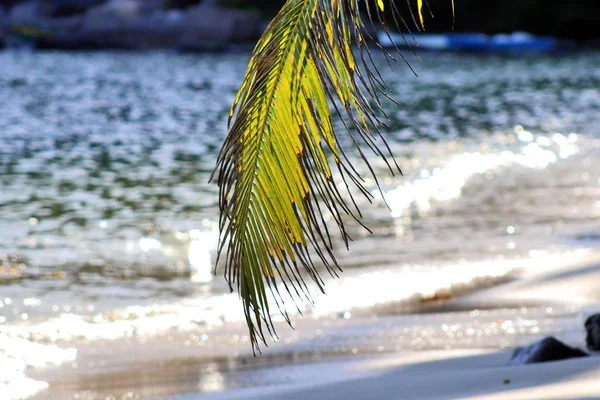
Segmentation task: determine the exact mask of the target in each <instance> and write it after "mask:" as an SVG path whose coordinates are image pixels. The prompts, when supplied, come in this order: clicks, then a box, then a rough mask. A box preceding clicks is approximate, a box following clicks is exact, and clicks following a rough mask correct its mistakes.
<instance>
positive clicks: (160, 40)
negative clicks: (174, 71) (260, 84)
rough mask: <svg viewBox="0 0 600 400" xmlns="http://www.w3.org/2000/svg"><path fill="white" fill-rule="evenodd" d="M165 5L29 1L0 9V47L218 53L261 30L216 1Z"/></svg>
mask: <svg viewBox="0 0 600 400" xmlns="http://www.w3.org/2000/svg"><path fill="white" fill-rule="evenodd" d="M169 4H170V2H169V1H167V0H143V1H142V0H109V1H102V0H84V1H74V0H61V1H43V0H38V1H35V0H33V1H25V2H21V3H17V4H15V5H14V6H13V7H12V8H11V9H10V10H9V11H6V10H4V9H3V8H2V7H1V5H0V42H4V43H5V45H8V46H22V45H28V46H31V47H36V48H58V49H131V50H143V49H178V50H192V51H218V50H225V49H228V48H230V47H231V46H232V45H233V46H235V45H239V44H244V43H252V42H255V41H256V39H257V38H258V37H259V36H260V34H261V32H262V31H263V29H264V26H265V25H264V22H263V19H262V17H261V14H260V13H259V12H258V11H248V10H236V9H230V8H225V7H222V6H220V5H219V4H218V1H217V0H204V1H202V2H201V3H200V4H195V5H190V6H188V7H181V8H179V7H169ZM171 4H172V3H171ZM0 47H1V45H0Z"/></svg>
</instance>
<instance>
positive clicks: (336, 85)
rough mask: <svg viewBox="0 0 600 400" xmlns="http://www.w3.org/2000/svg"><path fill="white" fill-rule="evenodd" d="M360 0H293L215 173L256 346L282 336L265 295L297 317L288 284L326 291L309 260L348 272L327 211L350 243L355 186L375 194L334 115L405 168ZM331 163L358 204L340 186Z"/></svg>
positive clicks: (245, 92)
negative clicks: (385, 128) (286, 300)
mask: <svg viewBox="0 0 600 400" xmlns="http://www.w3.org/2000/svg"><path fill="white" fill-rule="evenodd" d="M366 1H367V4H366V5H367V11H368V12H369V16H375V17H376V18H377V19H378V20H379V21H380V22H381V23H382V24H384V19H383V9H384V4H383V1H382V0H376V3H374V4H373V6H374V7H372V9H371V8H369V2H371V1H373V0H366ZM362 3H363V2H362V1H359V0H288V1H287V3H286V4H285V5H284V7H283V8H282V10H281V11H280V12H279V14H278V15H277V16H276V17H275V19H274V20H273V21H272V22H271V24H270V25H269V27H268V28H267V29H266V31H265V33H264V34H263V36H262V38H261V39H260V41H259V43H258V44H257V46H256V48H255V50H254V52H253V55H252V58H251V60H250V63H249V65H248V69H247V73H246V76H245V79H244V81H243V83H242V86H241V88H240V90H239V92H238V94H237V96H236V98H235V101H234V104H233V106H232V108H231V112H230V118H229V122H228V127H229V134H228V136H227V138H226V140H225V143H224V144H223V147H222V149H221V152H220V154H219V157H218V161H217V169H216V170H215V173H216V174H217V175H218V178H217V180H218V184H219V186H220V193H219V199H220V208H221V218H220V232H221V237H220V244H219V249H218V251H219V255H220V256H221V255H222V253H224V252H225V253H226V256H225V264H226V266H225V273H224V274H225V277H226V279H227V281H228V282H229V285H230V288H231V289H232V290H233V289H234V288H235V287H237V289H238V290H239V293H240V296H241V298H242V301H243V308H244V313H245V316H246V321H247V323H248V326H249V329H250V338H251V341H252V344H253V346H255V347H257V346H258V342H259V341H262V342H263V343H266V340H265V332H264V330H265V329H266V330H267V331H268V332H269V333H270V334H271V335H274V334H275V332H274V330H273V323H272V320H271V313H272V309H271V308H272V306H273V304H272V301H269V297H268V293H271V294H272V296H273V298H274V303H275V305H276V306H277V308H278V310H279V312H281V313H282V315H284V317H285V318H286V320H288V322H289V318H288V316H287V313H286V311H285V305H284V304H283V298H282V296H281V293H280V291H279V290H280V285H283V288H284V290H285V291H286V292H288V293H289V294H290V295H291V296H292V297H294V298H296V297H298V296H303V297H306V298H307V299H309V300H310V293H309V291H308V286H307V284H306V282H305V277H306V276H307V277H310V279H312V281H314V282H315V283H316V285H317V286H318V288H319V289H320V290H322V291H323V290H324V287H323V285H324V283H323V280H322V279H321V277H320V274H319V270H318V269H317V267H316V266H315V262H314V260H313V258H314V257H318V259H319V260H320V262H321V263H322V264H323V265H324V268H325V269H326V270H327V271H328V272H329V273H331V274H332V275H334V276H335V275H336V273H337V271H338V270H340V269H339V266H338V264H337V262H336V259H335V256H334V253H333V244H332V240H331V239H330V231H329V228H328V226H327V224H326V222H325V219H324V217H323V214H324V212H327V213H329V214H330V215H331V216H332V218H333V221H335V223H336V224H337V229H338V230H339V232H340V234H341V237H342V239H343V240H344V242H345V243H346V245H347V244H348V241H349V239H350V238H349V236H348V234H347V233H346V229H345V227H344V218H347V216H350V217H354V218H355V219H357V220H358V219H359V218H360V212H359V211H358V208H357V206H356V203H355V202H354V199H353V198H352V193H351V192H350V188H351V187H352V186H354V187H356V188H358V190H359V192H360V193H362V194H364V195H365V196H366V197H367V198H370V196H371V195H370V193H369V191H368V190H367V189H366V188H365V187H363V182H364V181H363V179H362V178H361V176H360V175H359V174H358V172H357V171H356V169H355V168H354V167H353V166H352V164H351V162H350V161H349V159H348V157H346V155H345V153H344V149H343V148H342V147H341V146H340V142H339V135H340V134H341V133H340V132H338V131H335V130H334V124H333V119H334V116H335V117H336V118H338V117H339V118H341V119H342V121H344V124H345V126H346V128H347V129H346V134H347V135H348V136H349V137H350V138H351V140H352V141H353V143H354V144H355V146H356V149H357V151H358V152H359V154H360V155H361V157H362V159H363V161H364V162H365V163H366V165H367V166H369V163H368V158H367V156H366V155H365V150H366V149H367V148H368V149H370V150H371V151H372V152H374V153H375V154H377V155H378V156H380V157H382V158H383V159H384V160H385V161H386V163H387V165H388V167H389V168H390V170H397V171H399V168H398V167H397V165H396V164H395V162H394V161H393V157H391V154H389V149H388V148H387V146H386V145H385V142H384V141H382V139H379V135H378V132H379V131H378V127H379V126H380V125H381V122H380V121H379V120H378V118H377V115H378V114H379V111H380V108H381V107H380V99H379V94H380V93H384V92H385V85H384V82H383V81H382V80H381V77H380V75H379V73H378V72H377V70H376V68H375V66H374V64H373V61H372V59H371V57H370V54H369V53H368V49H367V47H366V46H367V45H366V42H367V40H366V39H365V37H363V33H362V32H363V28H364V27H363V23H362V21H361V19H360V16H359V5H360V4H362ZM419 10H420V9H419ZM402 22H404V21H402ZM384 26H385V25H384ZM386 29H387V28H386ZM353 47H354V48H356V49H357V51H356V52H354V51H353ZM378 140H381V142H380V143H381V144H384V146H380V145H379V144H380V143H378ZM382 147H383V148H384V149H385V152H384V151H383V150H381V148H382ZM334 169H336V170H337V171H338V173H339V175H340V176H341V178H342V180H343V183H342V182H340V184H343V186H345V187H346V188H348V194H349V198H350V201H347V200H345V199H346V197H345V195H343V194H342V193H341V192H340V190H339V188H338V186H339V184H338V183H336V182H334V179H333V176H334V171H333V170H334ZM369 169H370V171H371V173H373V169H371V167H370V166H369ZM373 178H374V179H375V181H377V179H376V177H375V175H374V174H373Z"/></svg>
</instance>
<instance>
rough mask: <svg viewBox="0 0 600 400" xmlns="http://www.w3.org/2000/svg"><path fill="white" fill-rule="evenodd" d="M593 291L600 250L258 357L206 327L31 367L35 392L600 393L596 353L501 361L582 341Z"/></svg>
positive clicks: (598, 286) (599, 277)
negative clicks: (523, 351) (191, 336)
mask: <svg viewBox="0 0 600 400" xmlns="http://www.w3.org/2000/svg"><path fill="white" fill-rule="evenodd" d="M598 293H600V253H598V252H597V251H587V252H586V256H585V257H584V259H583V260H582V261H579V262H576V263H573V264H570V265H569V264H563V265H560V266H550V267H548V268H543V267H542V266H540V268H539V269H537V270H535V269H530V270H527V271H523V272H522V273H521V275H520V276H519V277H518V278H517V279H515V280H513V281H512V282H509V283H505V284H501V285H497V286H495V287H492V288H489V289H484V290H481V291H478V292H476V293H471V294H468V295H465V296H463V297H457V298H455V299H449V300H448V299H446V300H443V301H441V302H438V303H436V304H427V306H426V309H422V310H421V311H420V312H416V313H410V314H405V315H378V316H375V315H374V316H361V317H357V318H352V319H349V320H346V319H343V318H342V319H333V318H332V319H330V320H326V321H323V320H316V319H312V318H308V317H307V318H305V319H302V320H300V321H299V323H298V325H297V326H296V330H294V331H291V332H290V331H289V329H286V328H285V327H283V326H282V327H281V329H280V331H281V332H282V337H281V340H280V341H279V342H278V343H276V344H274V345H272V346H270V347H269V348H267V349H265V351H264V352H263V354H262V355H259V356H257V357H253V356H252V354H251V352H250V346H249V344H248V343H243V342H239V343H237V345H232V344H231V343H230V342H227V340H226V338H227V337H230V336H235V335H237V334H240V333H241V332H243V329H244V326H243V325H238V326H232V325H228V326H227V327H222V328H218V329H214V330H213V331H212V332H211V335H215V336H219V335H221V337H222V338H223V340H222V341H219V340H216V341H215V342H216V343H219V342H223V343H224V344H223V345H222V346H221V347H220V348H215V347H214V346H210V347H203V346H188V345H184V346H181V345H178V343H181V341H182V339H183V338H182V337H178V336H177V335H174V336H169V337H166V338H165V337H161V338H154V339H151V340H150V341H143V342H139V341H136V340H133V339H130V340H126V341H112V342H105V343H93V342H92V343H89V344H88V345H87V346H82V347H81V349H82V350H81V353H80V354H79V355H78V359H77V363H78V364H79V365H78V366H76V367H74V366H72V365H67V366H62V367H60V368H57V369H46V370H41V371H36V372H35V374H34V376H33V378H35V379H42V380H45V381H48V382H50V386H49V389H48V390H47V391H44V392H41V393H40V394H39V395H38V396H35V397H34V398H35V399H52V400H54V399H66V398H71V399H75V398H78V399H97V398H115V399H121V398H140V399H146V398H156V399H177V400H192V399H196V398H202V399H215V400H217V399H280V398H284V397H285V398H286V399H348V398H352V399H382V398H386V399H387V398H389V399H392V398H415V399H416V398H419V399H420V398H424V399H425V398H426V399H430V398H431V399H434V398H439V399H446V398H461V399H482V398H484V399H542V398H543V399H557V398H561V399H567V398H568V399H572V398H590V399H591V398H600V357H597V356H592V357H589V358H584V359H576V360H567V361H558V362H549V363H543V364H534V365H527V366H516V367H515V366H507V362H508V361H509V359H510V355H511V352H512V348H514V347H515V346H517V345H524V344H529V343H532V342H534V341H535V340H538V339H540V338H542V337H545V336H549V335H552V336H555V337H557V338H559V339H561V340H563V341H564V342H566V343H568V344H569V345H572V346H576V347H581V348H583V347H584V336H585V332H584V330H583V320H584V319H585V317H586V316H587V315H589V314H590V313H593V312H595V311H597V310H598V301H599V295H598ZM532 321H536V322H535V323H534V322H532ZM478 332H479V333H478ZM225 343H229V344H225ZM149 349H151V351H149ZM128 396H129V397H128Z"/></svg>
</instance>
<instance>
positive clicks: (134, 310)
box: [0, 52, 600, 370]
mask: <svg viewBox="0 0 600 400" xmlns="http://www.w3.org/2000/svg"><path fill="white" fill-rule="evenodd" d="M421 58H422V60H423V62H422V63H419V61H418V60H416V59H415V60H413V61H412V65H413V67H414V68H415V69H416V71H417V72H418V77H415V76H414V75H413V74H412V72H411V71H410V70H409V69H408V68H406V67H405V66H403V65H401V64H398V65H396V66H395V70H394V71H389V70H388V69H387V66H386V64H385V62H384V61H383V60H379V61H381V68H380V69H381V71H382V73H383V74H384V77H385V79H386V81H387V82H388V84H389V86H390V88H391V91H392V94H393V97H394V98H395V99H397V100H398V101H399V102H400V103H401V105H400V106H399V107H398V106H396V105H394V104H393V103H391V102H388V103H385V104H384V109H385V112H386V114H387V116H388V117H389V122H388V125H389V127H387V128H384V129H382V132H383V134H384V135H385V137H386V139H387V141H388V143H389V144H390V147H391V148H392V151H393V153H394V154H395V155H396V158H397V160H398V163H399V165H400V166H401V168H402V170H403V173H404V176H402V177H400V176H392V175H391V174H389V172H387V171H386V169H385V165H384V164H383V163H382V162H381V161H379V160H377V159H373V160H372V163H373V165H374V166H375V169H376V170H377V171H378V173H379V174H380V178H381V184H382V191H383V195H384V196H385V199H386V201H387V205H386V203H385V202H384V201H383V196H382V194H381V193H380V192H379V191H378V190H377V188H376V185H375V182H374V181H373V180H372V179H370V178H368V177H366V186H367V187H368V188H369V190H371V191H372V193H373V196H374V199H375V200H374V201H373V204H372V205H371V204H369V203H368V201H367V200H366V199H362V198H358V201H359V205H360V206H361V210H362V211H363V212H364V215H365V223H366V224H367V226H369V228H371V230H372V231H373V234H369V233H368V232H366V231H365V230H363V229H362V228H360V227H359V226H355V225H353V224H352V222H351V221H349V222H348V223H349V230H350V233H351V236H352V237H353V238H354V241H353V242H352V243H351V245H350V251H349V252H346V250H345V248H344V246H343V245H342V244H341V243H338V245H337V246H336V247H337V248H338V252H337V253H338V255H339V261H340V265H341V266H342V267H343V269H344V273H343V274H342V277H341V279H339V280H327V282H326V284H327V286H326V288H327V290H328V294H329V296H328V297H321V296H316V297H315V302H316V304H315V307H314V308H313V307H310V306H309V305H308V304H300V308H301V309H302V310H304V311H305V312H308V313H312V314H314V315H315V316H328V315H336V314H337V313H341V314H340V315H344V313H346V312H350V311H352V310H354V309H357V310H360V309H369V308H371V307H374V306H379V305H385V304H389V303H393V302H396V301H400V300H406V299H410V298H412V297H414V296H424V297H428V296H436V295H437V294H439V293H440V291H442V292H443V291H452V290H455V289H456V288H461V287H464V286H465V285H466V286H468V285H472V286H477V285H479V284H488V283H489V282H488V281H489V280H492V281H493V280H502V279H504V278H506V277H507V276H509V275H511V274H513V273H514V272H515V271H518V270H519V269H520V268H523V267H526V266H528V265H532V264H535V263H537V262H538V261H539V260H548V259H556V257H561V256H564V255H565V254H567V255H570V254H572V253H571V252H572V251H575V250H576V249H577V248H583V247H589V246H596V245H597V242H598V240H597V238H598V237H599V236H598V234H597V232H598V231H599V229H598V220H599V219H600V128H599V127H600V90H599V88H600V69H599V68H598V65H600V54H597V53H579V54H570V55H568V56H564V57H546V56H531V57H529V56H528V57H519V58H517V57H515V58H500V57H494V56H486V57H478V56H472V55H450V54H445V55H440V54H433V53H425V54H421ZM247 60H248V54H230V55H179V54H172V53H134V54H131V53H103V52H97V53H60V52H40V53H32V52H0V109H1V110H2V111H1V112H0V358H1V357H2V355H6V354H9V355H8V356H6V357H8V359H11V360H13V361H14V362H16V363H20V364H19V365H21V366H24V365H32V364H35V360H34V361H32V360H31V359H23V358H22V357H21V358H19V356H18V355H15V352H13V353H10V352H9V351H8V350H7V349H9V348H10V347H11V346H13V347H14V343H15V340H20V341H21V342H19V343H21V344H22V345H23V346H24V347H23V349H25V348H27V349H29V350H27V351H25V352H26V353H28V354H29V353H35V351H34V350H32V349H33V347H27V346H37V345H39V344H43V345H44V346H46V347H44V349H45V352H46V353H44V352H43V351H41V350H40V351H38V355H39V358H40V360H39V363H40V364H43V365H45V364H52V363H60V362H64V361H65V360H67V361H68V360H72V359H74V357H75V354H74V353H72V352H71V353H64V352H63V353H60V354H59V353H57V352H56V351H55V350H54V348H52V347H50V345H51V344H52V343H54V342H57V343H63V347H65V346H64V343H67V344H68V341H69V340H73V339H81V338H85V339H91V340H93V339H110V338H118V337H122V336H124V335H145V334H148V335H152V334H155V333H160V332H164V331H166V330H168V329H170V328H172V327H178V328H181V329H186V327H188V328H189V329H192V327H197V326H198V324H201V325H204V326H213V325H219V324H223V323H227V322H228V321H240V320H241V319H242V318H243V315H242V314H241V306H240V303H239V301H238V299H237V295H235V294H234V295H230V294H229V290H228V287H227V285H226V283H225V282H224V280H223V279H222V277H221V276H220V275H219V274H218V275H217V277H214V276H213V275H212V270H213V267H214V265H213V263H214V258H215V247H216V242H217V238H218V236H217V226H216V221H217V218H218V208H217V188H216V186H215V185H213V184H209V183H208V180H209V177H210V174H211V172H212V168H213V166H214V163H215V160H216V155H217V152H218V149H219V146H220V144H221V142H222V140H223V138H224V136H225V134H226V126H225V125H226V119H227V116H228V111H229V106H230V104H231V102H232V101H233V98H234V96H235V93H236V90H237V88H238V86H239V84H240V82H241V79H242V77H243V73H244V70H245V67H246V63H247ZM341 141H342V143H346V144H348V140H347V138H344V137H342V140H341ZM349 154H350V156H351V157H354V158H353V161H356V162H357V168H359V169H361V170H362V171H366V169H365V168H364V166H361V165H360V163H359V162H358V160H359V156H358V155H357V154H356V152H353V151H350V152H349ZM325 217H326V218H327V217H328V216H325ZM574 248H575V250H574ZM358 292H360V293H361V296H356V293H358ZM314 293H315V295H316V294H317V292H316V291H314ZM290 304H291V303H290ZM288 308H290V311H292V310H293V309H294V307H293V306H291V307H288ZM3 340H4V343H5V344H6V345H3V344H2V343H3ZM3 346H4V347H3ZM57 351H58V350H57ZM19 368H20V367H19ZM17 370H19V369H18V368H17Z"/></svg>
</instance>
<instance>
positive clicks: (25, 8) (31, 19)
mask: <svg viewBox="0 0 600 400" xmlns="http://www.w3.org/2000/svg"><path fill="white" fill-rule="evenodd" d="M43 17H44V15H43V14H42V7H40V3H39V2H38V1H24V2H22V3H19V4H16V5H15V6H14V7H13V8H12V9H11V10H10V14H9V19H10V22H11V24H37V23H39V22H40V20H41V19H42V18H43Z"/></svg>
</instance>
